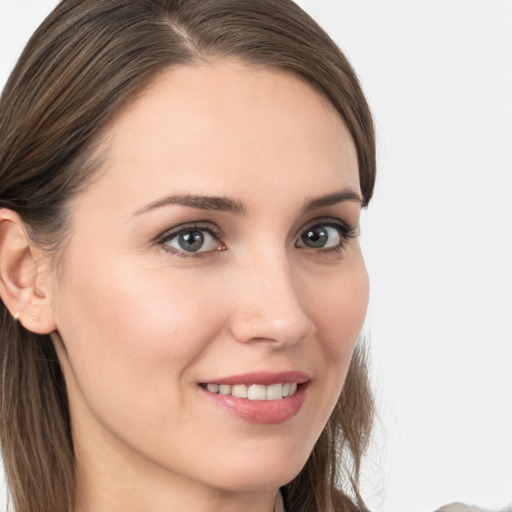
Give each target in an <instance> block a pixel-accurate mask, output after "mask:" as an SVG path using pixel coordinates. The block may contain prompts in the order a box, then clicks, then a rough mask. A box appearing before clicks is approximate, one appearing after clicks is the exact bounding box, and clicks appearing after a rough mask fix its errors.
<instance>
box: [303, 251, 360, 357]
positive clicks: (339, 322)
mask: <svg viewBox="0 0 512 512" xmlns="http://www.w3.org/2000/svg"><path fill="white" fill-rule="evenodd" d="M310 296H311V297H312V298H313V300H312V301H311V311H312V316H313V318H314V322H315V324H316V327H317V333H318V339H319V340H321V342H322V348H323V350H324V352H325V357H326V360H327V361H331V362H333V363H337V364H343V365H344V366H347V367H348V363H349V362H350V357H351V355H352V352H353V349H354V346H355V343H356V341H357V339H358V337H359V335H360V333H361V330H362V328H363V324H364V320H365V317H366V310H367V307H368V298H369V282H368V274H367V272H366V268H365V266H364V262H363V260H362V258H358V259H357V260H354V261H353V262H350V264H349V263H348V262H347V265H345V266H344V267H343V269H342V270H340V272H339V273H337V274H336V275H335V276H334V277H332V278H331V279H330V280H328V281H327V282H326V283H324V291H323V293H320V292H317V293H310Z"/></svg>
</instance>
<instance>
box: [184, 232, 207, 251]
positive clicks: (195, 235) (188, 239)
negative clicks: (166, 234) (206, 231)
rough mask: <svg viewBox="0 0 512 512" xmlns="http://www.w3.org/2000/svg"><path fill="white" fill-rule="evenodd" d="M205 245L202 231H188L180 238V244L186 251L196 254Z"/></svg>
mask: <svg viewBox="0 0 512 512" xmlns="http://www.w3.org/2000/svg"><path fill="white" fill-rule="evenodd" d="M203 243H204V235H203V233H201V231H187V232H185V233H183V234H181V235H180V236H179V244H180V247H181V248H182V249H183V250H184V251H189V252H196V251H198V250H199V249H201V247H202V246H203Z"/></svg>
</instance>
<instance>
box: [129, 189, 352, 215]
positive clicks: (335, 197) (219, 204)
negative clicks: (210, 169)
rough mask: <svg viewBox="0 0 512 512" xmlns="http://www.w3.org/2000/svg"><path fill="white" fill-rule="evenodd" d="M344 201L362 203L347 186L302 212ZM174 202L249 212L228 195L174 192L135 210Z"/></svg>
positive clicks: (309, 204) (307, 204) (308, 203)
mask: <svg viewBox="0 0 512 512" xmlns="http://www.w3.org/2000/svg"><path fill="white" fill-rule="evenodd" d="M344 201H356V202H358V203H362V199H361V196H360V195H359V194H358V193H357V192H356V191H355V190H353V189H351V188H345V189H343V190H341V191H339V192H335V193H333V194H328V195H326V196H320V197H314V198H311V199H308V200H307V201H306V202H305V204H304V206H303V208H302V212H303V213H307V212H310V211H312V210H316V209H318V208H322V207H325V206H331V205H334V204H337V203H342V202H344ZM173 204H176V205H181V206H188V207H190V208H197V209H199V210H206V211H213V212H228V213H235V214H238V215H246V214H247V208H246V207H245V205H244V204H243V203H242V202H241V201H238V200H235V199H230V198H228V197H218V196H202V195H193V194H173V195H169V196H166V197H163V198H161V199H157V200H156V201H153V202H152V203H150V204H148V205H146V206H144V207H142V208H141V209H139V210H137V211H136V212H135V215H140V214H142V213H146V212H148V211H150V210H155V209H157V208H162V207H164V206H169V205H173Z"/></svg>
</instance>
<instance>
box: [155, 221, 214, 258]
mask: <svg viewBox="0 0 512 512" xmlns="http://www.w3.org/2000/svg"><path fill="white" fill-rule="evenodd" d="M194 229H195V230H198V231H206V232H208V233H209V234H210V235H211V236H212V237H213V238H215V240H217V241H218V242H219V243H220V244H223V242H222V239H223V238H224V233H223V231H222V230H221V229H220V228H219V227H218V226H216V225H215V224H212V223H211V222H208V221H194V222H184V223H183V224H179V225H178V226H174V227H173V228H171V229H168V230H166V231H164V232H163V233H161V234H160V235H158V236H157V237H156V238H155V243H156V244H158V245H160V246H161V247H162V248H163V249H164V250H165V251H168V252H170V253H172V254H176V255H178V256H182V257H184V258H189V257H190V258H200V257H203V256H205V255H207V254H209V253H211V252H214V251H198V252H195V253H193V252H190V253H189V252H186V251H181V250H179V249H176V248H174V247H171V246H170V245H167V244H166V243H167V242H168V241H169V240H171V239H173V238H175V237H176V236H178V235H179V234H180V233H181V232H182V231H188V230H194Z"/></svg>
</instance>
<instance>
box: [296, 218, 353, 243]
mask: <svg viewBox="0 0 512 512" xmlns="http://www.w3.org/2000/svg"><path fill="white" fill-rule="evenodd" d="M319 225H324V226H325V225H328V226H333V227H335V228H341V232H342V233H343V234H346V235H347V236H357V235H359V225H357V226H351V225H350V224H348V223H347V222H345V221H343V220H341V219H339V218H337V217H318V218H316V219H312V220H310V221H309V222H307V223H306V224H304V225H303V226H302V227H301V228H300V229H299V231H298V233H297V235H296V238H298V237H300V235H301V234H302V233H304V231H306V230H307V229H311V228H313V227H315V226H319Z"/></svg>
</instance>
